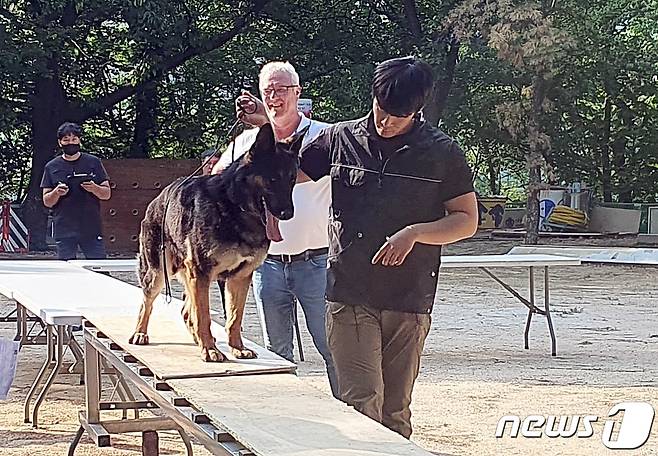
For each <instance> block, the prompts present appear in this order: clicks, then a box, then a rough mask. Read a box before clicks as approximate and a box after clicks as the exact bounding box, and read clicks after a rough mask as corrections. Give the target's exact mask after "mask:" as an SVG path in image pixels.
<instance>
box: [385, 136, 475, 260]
mask: <svg viewBox="0 0 658 456" xmlns="http://www.w3.org/2000/svg"><path fill="white" fill-rule="evenodd" d="M448 153H449V154H450V160H449V162H450V164H451V168H450V170H449V172H448V173H447V179H446V181H445V189H444V192H446V200H445V201H444V202H443V206H444V207H445V210H446V216H445V217H442V218H440V219H437V220H434V221H433V222H427V223H415V224H412V225H408V226H406V227H404V228H403V229H401V230H400V231H398V232H397V233H395V234H393V235H391V237H389V238H387V240H386V242H385V243H384V245H382V246H381V248H380V249H379V250H378V251H377V253H376V254H375V256H374V257H373V258H372V264H376V263H378V262H381V264H382V265H383V266H399V265H401V264H402V263H403V262H404V260H405V258H406V257H407V255H408V254H409V252H411V249H413V247H414V245H415V244H416V243H417V242H419V243H421V244H431V245H444V244H451V243H453V242H457V241H459V240H461V239H466V238H469V237H471V236H473V235H474V234H475V232H476V231H477V227H478V206H477V198H476V196H475V192H474V191H473V180H472V174H471V170H470V168H469V166H468V164H467V163H466V159H465V158H464V153H463V152H462V151H461V149H460V148H459V147H458V146H457V145H456V144H455V143H452V148H451V150H450V151H449V152H448Z"/></svg>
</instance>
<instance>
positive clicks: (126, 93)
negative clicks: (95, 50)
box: [79, 0, 270, 121]
mask: <svg viewBox="0 0 658 456" xmlns="http://www.w3.org/2000/svg"><path fill="white" fill-rule="evenodd" d="M269 2H270V0H257V1H256V2H255V4H254V6H253V7H252V9H251V10H249V11H248V12H247V13H246V14H245V15H243V16H240V17H239V18H238V19H236V21H235V23H234V25H233V28H231V29H230V30H227V31H226V32H224V33H221V34H220V35H218V36H216V37H214V38H212V39H210V40H208V41H206V42H205V43H202V44H201V45H199V46H192V47H189V48H187V49H185V50H184V51H182V52H180V53H178V54H175V55H173V56H171V57H170V58H169V59H167V60H165V61H163V62H162V63H160V64H159V65H157V66H156V67H155V68H153V70H152V71H151V74H150V76H148V77H146V78H145V79H143V80H142V81H140V82H139V83H137V84H135V85H125V86H122V87H119V88H117V89H115V90H114V91H113V92H112V93H109V94H107V95H105V96H103V97H101V98H99V99H97V100H96V101H94V102H91V103H89V104H87V105H85V106H83V107H82V108H81V115H80V116H79V120H80V121H84V120H86V119H89V118H91V117H94V116H96V115H98V114H100V113H101V112H103V111H105V110H107V109H109V108H110V107H112V106H114V105H115V104H117V103H119V102H120V101H123V100H125V99H126V98H128V97H130V96H132V95H134V94H135V93H137V92H139V91H141V90H143V89H144V87H145V86H147V85H148V84H149V83H151V82H153V81H156V80H158V79H160V78H161V77H162V76H164V75H165V74H167V73H168V72H169V71H171V70H173V69H175V68H177V67H179V66H180V65H182V64H184V63H185V62H187V61H188V60H190V59H193V58H194V57H197V56H199V55H203V54H206V53H208V52H210V51H213V50H215V49H218V48H220V47H222V46H223V45H225V44H226V43H227V42H229V41H230V40H231V39H233V38H234V37H235V36H237V35H239V34H240V33H241V32H242V31H243V30H244V29H245V28H246V27H247V26H249V25H250V24H251V22H252V21H253V20H254V18H255V17H256V16H257V15H258V14H259V13H260V12H261V11H262V9H263V8H264V7H265V5H266V4H267V3H269Z"/></svg>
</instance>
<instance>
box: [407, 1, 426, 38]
mask: <svg viewBox="0 0 658 456" xmlns="http://www.w3.org/2000/svg"><path fill="white" fill-rule="evenodd" d="M403 3H404V14H405V16H407V23H408V24H409V30H410V31H411V34H412V35H413V36H414V38H416V40H417V41H418V42H420V40H421V39H422V37H423V29H422V27H421V26H420V19H419V18H418V8H416V0H404V2H403Z"/></svg>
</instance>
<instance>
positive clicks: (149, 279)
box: [128, 254, 164, 345]
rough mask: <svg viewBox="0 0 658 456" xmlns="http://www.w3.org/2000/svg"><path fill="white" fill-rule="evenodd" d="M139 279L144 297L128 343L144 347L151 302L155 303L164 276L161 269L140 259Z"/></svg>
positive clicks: (147, 340)
mask: <svg viewBox="0 0 658 456" xmlns="http://www.w3.org/2000/svg"><path fill="white" fill-rule="evenodd" d="M140 257H141V254H140ZM139 278H140V283H141V285H142V292H143V293H144V297H143V298H142V306H141V308H140V309H139V316H138V318H137V327H136V328H135V333H134V334H133V335H132V336H130V339H129V340H128V342H130V343H131V344H135V345H146V344H148V343H149V336H148V333H147V330H148V324H149V319H150V318H151V311H152V310H153V301H155V298H157V297H158V294H159V293H160V290H162V287H163V285H164V274H163V271H162V269H161V268H159V267H152V266H151V265H149V264H148V263H142V258H140V265H139Z"/></svg>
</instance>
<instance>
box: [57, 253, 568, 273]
mask: <svg viewBox="0 0 658 456" xmlns="http://www.w3.org/2000/svg"><path fill="white" fill-rule="evenodd" d="M69 263H71V264H74V265H76V266H81V267H83V268H86V269H89V270H93V271H107V272H122V271H136V270H137V259H121V260H71V261H69ZM580 264H581V261H580V260H579V259H578V258H573V257H566V256H558V255H545V254H526V255H444V256H442V257H441V266H442V267H444V268H477V267H488V268H492V267H513V266H578V265H580Z"/></svg>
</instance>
